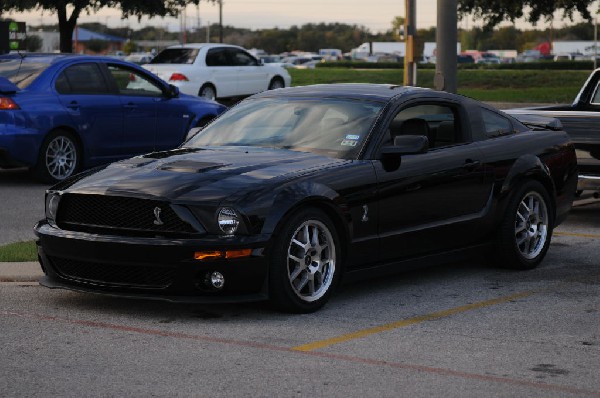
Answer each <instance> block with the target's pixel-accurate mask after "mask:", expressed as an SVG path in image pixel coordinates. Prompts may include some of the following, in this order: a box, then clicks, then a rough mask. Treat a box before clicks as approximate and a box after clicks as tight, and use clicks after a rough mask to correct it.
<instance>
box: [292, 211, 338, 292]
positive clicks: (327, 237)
mask: <svg viewBox="0 0 600 398" xmlns="http://www.w3.org/2000/svg"><path fill="white" fill-rule="evenodd" d="M335 266H336V250H335V241H334V239H333V237H332V235H331V232H330V231H329V229H328V228H327V226H326V225H325V224H323V223H322V222H320V221H318V220H307V221H305V222H303V223H302V224H301V225H300V226H299V227H298V228H297V229H296V231H295V232H294V233H293V234H292V239H291V241H290V243H289V246H288V253H287V272H288V278H289V283H290V285H291V287H292V291H293V292H294V293H295V294H296V296H298V297H299V298H300V299H301V300H302V301H305V302H313V301H316V300H318V299H320V298H321V297H323V295H324V294H325V293H327V291H328V290H329V288H330V287H331V284H332V282H333V277H334V274H335Z"/></svg>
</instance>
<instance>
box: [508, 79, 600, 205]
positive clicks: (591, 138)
mask: <svg viewBox="0 0 600 398" xmlns="http://www.w3.org/2000/svg"><path fill="white" fill-rule="evenodd" d="M505 112H506V113H509V114H511V115H513V116H516V117H519V115H524V114H527V115H540V116H550V117H554V118H557V119H559V120H560V122H561V123H562V125H563V129H564V130H565V131H566V132H567V133H568V134H569V135H570V136H571V139H572V141H573V142H574V144H575V151H576V154H577V163H578V166H579V179H578V183H577V191H578V193H581V192H582V191H584V190H593V191H595V192H594V197H596V198H598V197H600V69H596V70H595V71H593V72H592V73H591V74H590V76H589V77H588V79H587V81H586V82H585V83H584V85H583V87H582V88H581V90H580V91H579V94H577V97H575V101H573V103H572V104H570V105H568V104H565V105H553V106H546V107H536V108H527V109H507V110H505Z"/></svg>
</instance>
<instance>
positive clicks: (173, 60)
mask: <svg viewBox="0 0 600 398" xmlns="http://www.w3.org/2000/svg"><path fill="white" fill-rule="evenodd" d="M199 51H200V50H199V49H197V48H167V49H165V50H162V51H161V52H160V53H158V55H157V56H156V57H154V59H152V61H150V63H151V64H193V63H194V60H195V59H196V56H197V55H198V52H199Z"/></svg>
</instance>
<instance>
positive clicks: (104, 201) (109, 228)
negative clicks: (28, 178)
mask: <svg viewBox="0 0 600 398" xmlns="http://www.w3.org/2000/svg"><path fill="white" fill-rule="evenodd" d="M157 209H159V210H157ZM158 212H159V213H160V214H158V215H157V213H158ZM159 220H160V222H159ZM161 222H162V224H161ZM56 223H57V225H58V226H59V227H60V228H62V229H65V230H70V231H80V232H92V233H107V232H108V233H115V232H116V233H120V234H124V235H133V236H148V235H155V234H193V233H197V232H198V231H197V230H196V229H194V228H193V227H192V226H191V225H190V224H189V223H187V222H185V221H184V220H182V219H181V218H180V217H179V216H178V215H177V213H175V211H174V210H173V208H172V207H171V206H170V205H169V204H168V203H166V202H162V201H157V200H147V199H138V198H129V197H121V196H105V195H79V194H65V195H63V196H62V198H61V200H60V206H59V210H58V215H57V220H56Z"/></svg>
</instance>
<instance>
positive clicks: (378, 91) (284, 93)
mask: <svg viewBox="0 0 600 398" xmlns="http://www.w3.org/2000/svg"><path fill="white" fill-rule="evenodd" d="M428 92H429V93H434V92H435V93H436V94H441V93H439V92H436V91H433V90H430V89H427V88H421V87H412V86H398V85H392V84H370V83H337V84H316V85H311V86H299V87H290V88H286V89H280V90H270V91H263V92H262V93H260V94H256V95H254V96H253V97H254V98H257V97H290V96H292V97H329V98H335V97H338V98H356V99H372V100H376V101H388V100H389V99H390V98H393V97H397V96H400V95H404V94H409V93H428Z"/></svg>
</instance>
